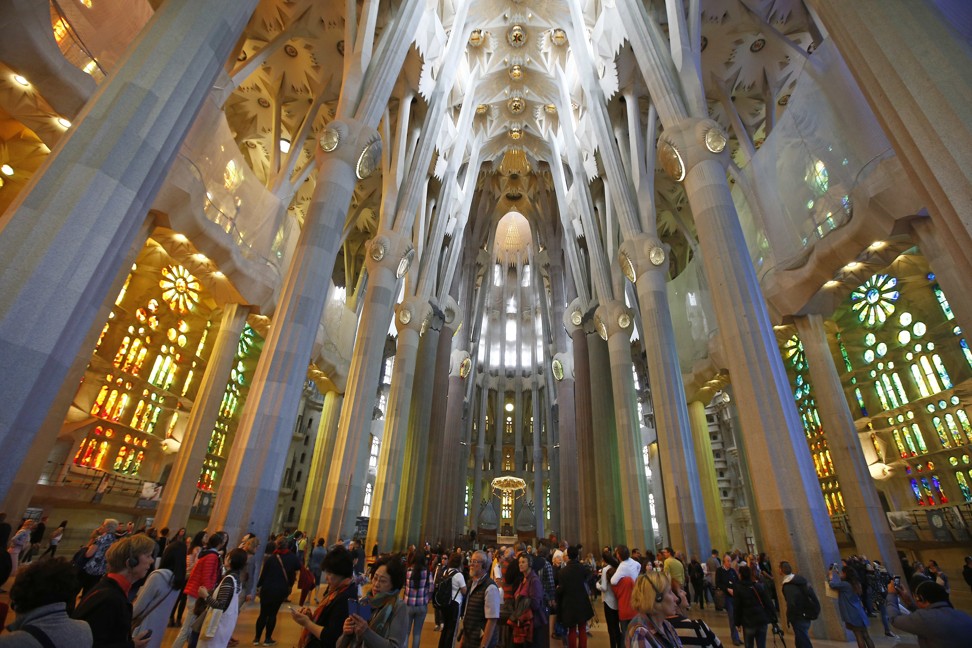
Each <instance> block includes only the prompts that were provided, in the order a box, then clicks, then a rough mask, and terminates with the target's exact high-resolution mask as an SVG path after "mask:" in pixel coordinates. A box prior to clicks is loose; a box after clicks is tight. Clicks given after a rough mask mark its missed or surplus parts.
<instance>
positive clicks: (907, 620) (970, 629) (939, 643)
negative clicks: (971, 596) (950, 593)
mask: <svg viewBox="0 0 972 648" xmlns="http://www.w3.org/2000/svg"><path fill="white" fill-rule="evenodd" d="M886 608H887V613H888V618H889V619H890V620H891V625H893V626H894V627H895V628H896V629H898V630H900V631H902V632H907V633H910V634H913V635H917V636H918V646H919V648H955V646H963V645H968V643H967V642H968V641H969V637H972V616H969V615H968V614H966V613H965V612H962V611H961V610H956V609H955V608H953V607H951V606H950V605H949V604H948V603H944V602H942V603H932V604H931V605H930V606H928V607H926V608H923V609H918V610H915V611H914V612H912V613H911V614H901V610H900V608H899V607H898V597H897V596H895V595H893V594H889V595H888V600H887V604H886Z"/></svg>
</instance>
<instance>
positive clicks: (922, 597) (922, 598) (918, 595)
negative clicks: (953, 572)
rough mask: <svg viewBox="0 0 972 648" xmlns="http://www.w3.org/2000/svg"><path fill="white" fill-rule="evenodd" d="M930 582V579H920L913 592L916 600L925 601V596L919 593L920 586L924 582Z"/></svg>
mask: <svg viewBox="0 0 972 648" xmlns="http://www.w3.org/2000/svg"><path fill="white" fill-rule="evenodd" d="M930 582H932V581H921V582H920V583H918V586H917V587H915V591H914V594H915V600H916V601H921V602H922V603H924V602H925V597H924V596H922V595H921V586H922V585H924V584H926V583H930ZM925 589H927V588H925Z"/></svg>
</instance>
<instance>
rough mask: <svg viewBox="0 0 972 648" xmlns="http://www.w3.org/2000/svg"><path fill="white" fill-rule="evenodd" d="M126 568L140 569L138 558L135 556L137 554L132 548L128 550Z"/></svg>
mask: <svg viewBox="0 0 972 648" xmlns="http://www.w3.org/2000/svg"><path fill="white" fill-rule="evenodd" d="M125 566H126V567H128V568H129V569H135V568H136V567H138V556H136V555H135V552H134V551H133V549H132V548H131V547H129V549H128V558H126V559H125Z"/></svg>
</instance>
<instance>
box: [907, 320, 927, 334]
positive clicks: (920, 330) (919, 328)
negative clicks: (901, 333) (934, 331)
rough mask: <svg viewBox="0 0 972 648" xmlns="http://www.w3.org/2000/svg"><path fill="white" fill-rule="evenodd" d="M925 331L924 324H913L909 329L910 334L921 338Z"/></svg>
mask: <svg viewBox="0 0 972 648" xmlns="http://www.w3.org/2000/svg"><path fill="white" fill-rule="evenodd" d="M927 330H928V327H927V326H925V323H924V322H915V325H914V326H912V327H911V332H912V333H914V334H915V337H921V336H922V335H924V334H925V331H927Z"/></svg>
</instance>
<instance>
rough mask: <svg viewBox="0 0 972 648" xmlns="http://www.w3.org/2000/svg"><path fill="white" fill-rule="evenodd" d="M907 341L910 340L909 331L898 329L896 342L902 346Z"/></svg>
mask: <svg viewBox="0 0 972 648" xmlns="http://www.w3.org/2000/svg"><path fill="white" fill-rule="evenodd" d="M909 342H911V333H909V332H908V331H899V332H898V343H899V344H901V345H902V346H904V345H905V344H908V343H909Z"/></svg>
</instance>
